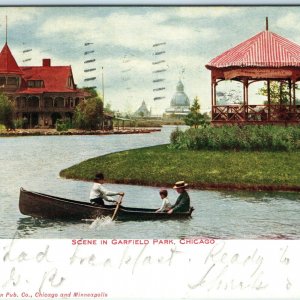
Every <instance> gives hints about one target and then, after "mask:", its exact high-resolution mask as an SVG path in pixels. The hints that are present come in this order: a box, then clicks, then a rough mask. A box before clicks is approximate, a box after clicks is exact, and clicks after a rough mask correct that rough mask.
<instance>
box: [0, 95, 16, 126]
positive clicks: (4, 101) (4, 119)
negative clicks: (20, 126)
mask: <svg viewBox="0 0 300 300" xmlns="http://www.w3.org/2000/svg"><path fill="white" fill-rule="evenodd" d="M13 113H14V106H13V104H12V102H11V101H10V100H9V99H8V98H7V96H6V95H4V94H3V93H0V123H1V124H3V125H4V126H5V128H6V129H14V128H15V127H14V122H13Z"/></svg>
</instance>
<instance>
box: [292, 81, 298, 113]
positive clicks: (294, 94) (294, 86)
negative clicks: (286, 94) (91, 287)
mask: <svg viewBox="0 0 300 300" xmlns="http://www.w3.org/2000/svg"><path fill="white" fill-rule="evenodd" d="M292 86H293V109H292V110H293V112H294V116H295V117H296V111H297V110H296V81H295V80H293V84H292Z"/></svg>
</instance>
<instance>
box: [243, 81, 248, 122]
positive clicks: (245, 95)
mask: <svg viewBox="0 0 300 300" xmlns="http://www.w3.org/2000/svg"><path fill="white" fill-rule="evenodd" d="M248 87H249V83H248V78H246V79H244V80H243V103H244V121H246V119H248V117H247V116H248V99H249V97H248Z"/></svg>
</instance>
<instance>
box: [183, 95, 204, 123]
mask: <svg viewBox="0 0 300 300" xmlns="http://www.w3.org/2000/svg"><path fill="white" fill-rule="evenodd" d="M184 122H185V124H186V125H188V126H193V127H195V128H198V127H199V126H204V127H205V126H206V125H208V124H209V117H208V115H207V114H201V113H200V104H199V99H198V97H196V98H195V99H194V102H193V105H192V106H191V112H190V113H189V114H188V115H187V116H186V117H185V118H184Z"/></svg>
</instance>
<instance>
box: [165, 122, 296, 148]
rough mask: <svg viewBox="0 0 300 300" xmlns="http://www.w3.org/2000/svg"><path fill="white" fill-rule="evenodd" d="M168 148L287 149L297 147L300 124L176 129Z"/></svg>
mask: <svg viewBox="0 0 300 300" xmlns="http://www.w3.org/2000/svg"><path fill="white" fill-rule="evenodd" d="M171 147H173V148H177V149H191V150H200V149H207V150H246V151H261V150H268V151H291V150H296V149H299V148H300V127H296V126H289V127H281V126H259V125H257V126H255V125H249V126H243V127H239V126H222V127H201V128H190V129H188V130H186V131H185V132H183V131H180V130H179V129H176V130H175V131H173V132H172V133H171Z"/></svg>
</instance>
